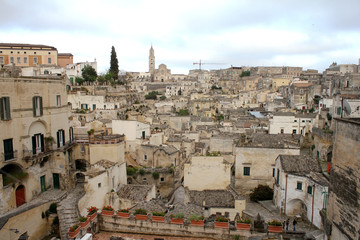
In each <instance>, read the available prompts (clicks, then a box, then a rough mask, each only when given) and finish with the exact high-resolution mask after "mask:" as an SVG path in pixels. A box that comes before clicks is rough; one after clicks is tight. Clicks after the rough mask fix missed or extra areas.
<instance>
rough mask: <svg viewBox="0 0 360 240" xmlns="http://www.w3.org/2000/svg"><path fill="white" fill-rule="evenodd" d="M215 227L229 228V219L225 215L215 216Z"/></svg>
mask: <svg viewBox="0 0 360 240" xmlns="http://www.w3.org/2000/svg"><path fill="white" fill-rule="evenodd" d="M215 227H216V228H229V219H228V218H226V217H222V216H220V217H217V218H215Z"/></svg>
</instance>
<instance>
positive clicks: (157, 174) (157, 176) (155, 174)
mask: <svg viewBox="0 0 360 240" xmlns="http://www.w3.org/2000/svg"><path fill="white" fill-rule="evenodd" d="M152 176H153V178H154V179H155V180H157V179H159V176H160V174H159V172H153V174H152Z"/></svg>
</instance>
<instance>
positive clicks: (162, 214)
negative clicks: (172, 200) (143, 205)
mask: <svg viewBox="0 0 360 240" xmlns="http://www.w3.org/2000/svg"><path fill="white" fill-rule="evenodd" d="M152 215H153V216H159V217H164V216H165V213H164V212H153V213H152Z"/></svg>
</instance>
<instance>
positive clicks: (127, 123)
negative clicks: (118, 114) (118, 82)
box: [112, 120, 151, 141]
mask: <svg viewBox="0 0 360 240" xmlns="http://www.w3.org/2000/svg"><path fill="white" fill-rule="evenodd" d="M112 131H113V134H124V135H125V140H126V141H133V140H136V139H148V138H149V137H150V133H151V132H150V125H149V124H147V123H142V122H139V121H133V120H112Z"/></svg>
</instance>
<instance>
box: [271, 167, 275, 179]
mask: <svg viewBox="0 0 360 240" xmlns="http://www.w3.org/2000/svg"><path fill="white" fill-rule="evenodd" d="M272 176H273V177H275V168H273V175H272Z"/></svg>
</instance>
